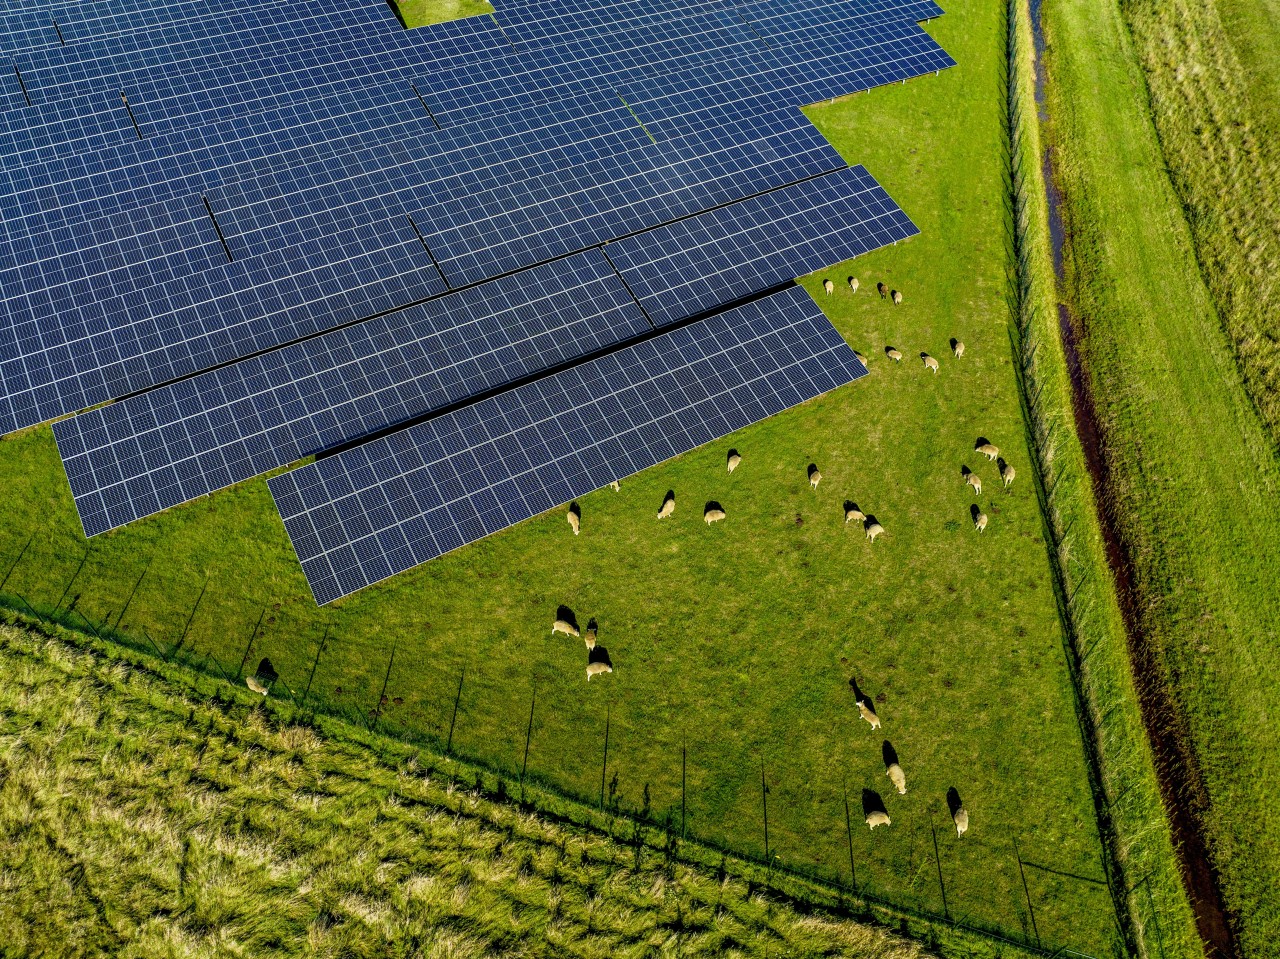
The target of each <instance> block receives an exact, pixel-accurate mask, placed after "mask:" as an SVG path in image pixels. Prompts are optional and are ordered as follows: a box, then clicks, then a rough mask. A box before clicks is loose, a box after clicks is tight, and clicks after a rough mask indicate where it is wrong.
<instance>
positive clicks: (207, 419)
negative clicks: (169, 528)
mask: <svg viewBox="0 0 1280 959" xmlns="http://www.w3.org/2000/svg"><path fill="white" fill-rule="evenodd" d="M649 329H650V326H649V324H648V321H647V320H646V319H645V317H644V314H643V313H642V312H641V311H640V309H639V308H638V307H637V306H636V304H635V301H634V300H632V298H631V296H630V294H628V293H627V290H626V287H625V286H623V284H622V281H621V280H619V279H618V277H617V275H616V274H615V273H614V271H613V269H612V268H611V267H610V266H609V264H608V262H607V261H606V260H605V258H604V256H603V254H601V253H600V252H599V251H591V252H589V253H583V254H578V255H577V256H574V257H570V258H568V259H565V260H557V261H556V262H554V263H550V264H547V265H545V266H540V267H535V268H534V269H532V270H528V271H525V272H523V273H517V274H514V275H513V276H509V277H506V278H503V279H499V280H492V281H490V282H488V283H483V284H481V285H480V286H476V287H472V288H471V289H469V290H465V291H461V292H458V293H453V294H450V295H448V296H444V297H441V298H439V299H436V300H432V301H430V302H428V303H424V304H422V305H420V306H416V307H410V308H408V309H405V310H399V311H397V312H395V313H391V314H389V315H387V316H383V317H379V318H377V319H373V320H367V321H365V322H363V323H359V324H356V325H354V326H350V327H346V328H344V329H341V330H335V331H334V332H332V333H326V334H324V335H322V336H317V337H313V338H311V339H308V340H304V341H302V342H300V343H296V344H294V345H292V346H288V347H285V348H284V349H281V350H274V351H272V352H270V353H266V354H264V355H262V356H257V357H253V358H251V359H247V360H241V361H240V362H238V363H234V364H232V365H230V366H225V367H222V368H220V369H217V370H213V371H210V372H208V373H204V374H201V375H200V376H196V377H193V378H191V379H186V380H180V381H179V382H177V383H174V384H171V385H169V386H166V387H162V388H160V389H157V390H152V391H149V392H146V393H142V394H139V395H137V396H133V397H130V398H128V399H125V400H123V401H121V402H118V403H112V404H110V405H108V406H104V407H101V408H100V409H97V410H93V411H91V412H88V413H84V414H82V415H80V416H76V417H72V418H71V419H67V420H61V421H59V422H58V423H55V424H54V435H55V437H56V438H57V441H58V449H59V452H60V453H61V455H62V459H63V463H64V464H65V466H66V470H67V477H68V479H69V480H70V482H71V491H72V493H73V494H74V496H75V502H76V509H77V510H78V511H79V513H80V521H81V523H82V524H83V526H84V531H85V534H86V535H88V536H93V535H95V534H97V533H101V532H105V531H106V530H108V529H112V528H114V527H116V526H121V525H123V524H125V523H128V522H132V521H133V520H135V519H139V518H140V517H142V516H146V515H148V514H150V513H154V512H157V511H159V510H162V509H166V508H168V507H170V506H175V505H177V504H178V503H183V502H186V501H187V500H191V499H195V498H196V497H198V496H204V495H206V494H208V493H212V492H213V491H214V490H217V489H221V488H222V487H224V486H228V485H230V484H232V483H236V482H239V481H241V480H245V479H249V478H250V477H253V476H257V475H259V474H261V473H265V472H267V471H269V470H272V469H276V468H278V467H281V466H286V465H288V464H289V463H291V462H294V461H296V460H298V459H301V458H302V457H304V456H308V455H311V454H314V453H317V452H320V451H321V450H324V449H329V448H332V447H334V446H338V445H341V444H343V443H348V442H351V441H353V440H357V439H360V438H361V437H364V436H367V435H369V434H370V433H375V432H378V431H379V430H383V429H385V428H387V427H391V426H394V425H396V424H397V423H403V422H406V421H409V420H412V419H414V418H417V417H420V416H422V415H423V414H426V413H429V412H431V411H433V410H438V409H441V408H443V407H445V406H447V405H449V404H450V403H456V402H459V401H461V400H465V399H467V398H469V397H473V396H475V395H477V394H479V393H483V392H485V391H487V390H492V389H494V388H497V387H501V386H503V385H509V384H511V383H513V382H514V381H516V380H519V379H522V378H525V377H528V376H531V375H533V374H536V373H538V372H540V371H543V370H546V369H548V368H550V367H553V366H556V365H557V364H560V363H564V362H566V361H569V360H573V359H575V358H579V357H582V356H585V355H587V354H589V353H592V352H594V351H596V350H600V349H602V348H604V347H608V346H611V345H614V344H616V343H619V342H621V341H622V340H626V339H629V338H633V337H636V336H639V335H640V334H642V333H644V332H646V331H648V330H649Z"/></svg>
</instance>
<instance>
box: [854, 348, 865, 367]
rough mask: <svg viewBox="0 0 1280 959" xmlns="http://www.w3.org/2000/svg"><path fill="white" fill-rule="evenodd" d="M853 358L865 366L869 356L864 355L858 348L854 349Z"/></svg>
mask: <svg viewBox="0 0 1280 959" xmlns="http://www.w3.org/2000/svg"><path fill="white" fill-rule="evenodd" d="M853 358H854V359H855V360H857V361H858V362H859V363H861V364H862V365H863V366H866V365H867V358H866V357H865V356H863V355H862V354H861V353H859V352H858V351H857V350H854V351H853Z"/></svg>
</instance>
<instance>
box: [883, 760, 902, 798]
mask: <svg viewBox="0 0 1280 959" xmlns="http://www.w3.org/2000/svg"><path fill="white" fill-rule="evenodd" d="M885 775H886V776H888V777H889V782H891V783H893V786H894V788H895V789H897V790H898V795H899V796H905V795H906V794H907V774H906V773H904V772H903V771H902V767H901V766H899V765H898V764H897V763H892V764H890V766H889V768H888V769H887V770H885Z"/></svg>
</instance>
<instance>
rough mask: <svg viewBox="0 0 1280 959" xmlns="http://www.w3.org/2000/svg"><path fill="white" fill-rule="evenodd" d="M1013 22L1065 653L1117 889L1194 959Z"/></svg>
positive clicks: (1032, 424) (1037, 370) (1012, 65)
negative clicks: (1098, 495)
mask: <svg viewBox="0 0 1280 959" xmlns="http://www.w3.org/2000/svg"><path fill="white" fill-rule="evenodd" d="M1010 25H1011V29H1010V39H1009V75H1010V87H1009V137H1010V153H1011V158H1012V179H1011V184H1010V186H1011V191H1010V193H1011V197H1012V207H1013V222H1014V244H1013V246H1014V249H1013V256H1014V259H1015V263H1016V269H1017V273H1016V278H1015V294H1014V301H1015V316H1016V318H1017V323H1016V326H1017V333H1018V335H1017V338H1016V341H1015V354H1016V356H1017V358H1018V361H1019V365H1020V368H1021V372H1022V377H1023V396H1024V399H1025V412H1026V418H1027V424H1028V430H1029V432H1030V433H1031V446H1032V450H1033V452H1034V454H1035V460H1036V464H1037V471H1038V475H1037V480H1038V489H1039V493H1040V497H1041V508H1042V511H1043V514H1044V517H1045V523H1046V526H1047V527H1048V530H1049V536H1050V539H1051V542H1052V544H1053V552H1054V563H1055V572H1056V575H1057V580H1058V590H1057V591H1058V601H1059V605H1060V609H1061V611H1062V617H1063V620H1064V623H1065V624H1066V643H1067V655H1068V658H1069V661H1070V662H1071V664H1072V668H1073V670H1074V671H1075V676H1076V681H1077V686H1076V691H1077V709H1078V710H1079V712H1080V715H1081V719H1082V724H1083V726H1084V728H1085V729H1087V730H1088V735H1087V742H1088V745H1089V749H1090V751H1091V753H1092V759H1093V764H1092V770H1093V773H1094V779H1093V781H1094V787H1095V793H1094V795H1095V802H1096V803H1097V805H1098V807H1099V816H1100V820H1101V822H1102V825H1103V829H1104V835H1105V836H1106V838H1107V843H1108V849H1109V852H1110V862H1111V863H1112V864H1113V872H1112V875H1111V877H1110V878H1111V882H1112V886H1113V889H1114V890H1115V892H1116V894H1117V895H1118V896H1119V897H1120V898H1122V900H1123V901H1124V903H1125V906H1126V908H1127V913H1128V916H1129V919H1130V936H1131V938H1132V941H1133V944H1134V945H1135V946H1137V948H1138V949H1139V951H1140V954H1142V955H1145V956H1161V957H1172V956H1181V957H1186V959H1191V957H1196V956H1200V955H1202V952H1203V950H1202V947H1201V944H1200V940H1199V937H1198V936H1197V934H1196V929H1195V922H1194V917H1193V915H1192V913H1191V909H1190V907H1189V903H1188V900H1187V896H1186V893H1185V891H1184V889H1183V886H1182V881H1181V876H1180V875H1179V872H1178V862H1177V858H1176V856H1175V853H1174V845H1173V837H1172V836H1171V834H1170V830H1169V825H1168V822H1167V821H1166V818H1165V811H1164V808H1163V806H1162V804H1161V797H1160V787H1159V782H1158V780H1157V778H1156V770H1155V766H1154V762H1153V757H1152V753H1151V748H1150V744H1149V743H1148V741H1147V737H1146V735H1145V732H1144V728H1143V721H1142V713H1141V709H1140V707H1139V700H1138V696H1137V691H1136V689H1135V686H1134V680H1133V672H1132V666H1131V662H1130V658H1129V647H1128V637H1127V635H1126V632H1125V622H1124V617H1123V614H1122V612H1121V608H1120V601H1119V598H1118V596H1117V594H1116V589H1115V586H1114V582H1113V580H1112V574H1111V570H1110V567H1109V565H1108V559H1107V547H1106V543H1105V542H1104V540H1103V536H1102V531H1101V529H1100V527H1099V513H1098V509H1097V503H1096V500H1095V498H1094V489H1093V483H1092V479H1091V477H1090V472H1089V467H1088V463H1087V461H1086V455H1085V450H1084V447H1083V445H1082V443H1081V439H1080V435H1079V433H1078V432H1077V427H1076V423H1075V416H1074V411H1073V406H1072V383H1071V375H1070V370H1069V367H1068V361H1067V355H1066V350H1065V344H1064V343H1063V339H1062V334H1061V330H1060V328H1059V317H1060V314H1059V309H1058V302H1057V283H1056V278H1055V275H1054V260H1053V246H1052V241H1051V238H1050V226H1049V218H1050V211H1049V201H1048V193H1047V189H1046V187H1047V184H1046V181H1045V176H1046V172H1045V168H1044V162H1043V161H1044V157H1045V144H1044V142H1043V141H1042V139H1041V131H1040V119H1039V105H1038V104H1037V102H1036V86H1037V76H1036V63H1035V41H1034V36H1033V32H1032V24H1031V15H1030V9H1029V6H1028V4H1027V2H1026V0H1011V2H1010ZM1086 428H1087V427H1086Z"/></svg>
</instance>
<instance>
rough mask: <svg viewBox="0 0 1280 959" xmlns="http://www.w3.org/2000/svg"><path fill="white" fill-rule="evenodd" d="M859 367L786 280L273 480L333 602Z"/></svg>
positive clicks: (315, 585) (319, 584) (813, 392)
mask: <svg viewBox="0 0 1280 959" xmlns="http://www.w3.org/2000/svg"><path fill="white" fill-rule="evenodd" d="M865 373H866V369H865V368H864V367H863V366H862V364H861V363H859V362H858V360H857V358H856V357H855V356H854V354H853V351H852V350H851V349H849V347H848V346H847V345H846V344H845V342H844V340H843V339H841V337H840V335H839V334H838V333H837V332H836V331H835V330H834V329H833V328H832V326H831V324H830V323H829V322H828V321H827V320H826V319H825V318H824V317H823V315H822V313H821V311H819V310H818V308H817V307H816V306H815V305H814V303H813V301H812V300H810V299H809V296H808V294H806V293H805V292H804V291H803V290H801V289H799V288H796V287H792V288H791V289H789V290H785V291H782V292H780V293H777V294H775V295H773V296H771V297H768V298H767V299H764V300H760V301H757V302H755V303H752V304H749V305H746V306H742V307H739V308H737V309H735V310H731V311H729V312H728V313H725V314H721V315H720V316H716V317H712V318H710V319H707V320H703V321H701V322H698V323H695V324H692V325H690V326H686V327H683V328H680V329H677V330H674V331H671V332H668V333H665V334H663V335H661V336H658V337H656V338H654V339H651V340H648V341H646V342H643V343H640V344H637V345H635V346H629V347H626V348H624V349H622V350H619V351H618V352H616V353H612V354H609V355H607V356H604V357H601V358H599V359H595V360H591V361H588V362H586V363H583V364H580V365H578V366H575V367H571V368H569V369H566V370H563V371H561V372H558V373H555V374H553V375H551V376H548V377H544V378H542V379H539V380H535V381H533V382H532V383H529V384H526V385H524V386H520V387H517V388H516V389H513V390H509V391H507V392H505V393H501V394H498V395H497V396H494V397H492V398H490V399H486V400H482V401H480V402H479V403H476V404H473V405H471V406H467V407H463V408H461V409H459V410H457V411H454V412H450V413H446V414H444V415H442V416H439V417H437V418H436V419H433V420H428V421H427V422H425V423H422V424H420V425H418V426H414V427H411V428H409V429H407V430H402V431H400V432H397V433H393V434H391V435H389V436H387V437H384V438H381V439H377V440H372V441H370V442H368V443H365V444H362V445H361V446H358V447H355V448H353V449H351V450H348V451H346V452H343V453H341V454H338V455H336V456H333V457H330V458H328V459H323V460H320V461H318V462H316V463H314V464H312V465H309V466H304V467H302V468H300V469H296V470H293V471H291V472H288V473H283V474H281V475H279V476H276V477H273V478H272V479H270V480H269V481H268V484H269V486H270V488H271V493H272V496H274V497H275V501H276V506H277V508H278V509H279V511H280V515H281V517H282V518H283V519H284V524H285V528H286V529H287V530H288V532H289V538H290V540H291V541H292V543H293V547H294V550H295V551H296V553H297V555H298V558H299V559H300V560H301V562H302V568H303V571H304V572H305V574H306V576H307V582H308V583H309V584H310V586H311V591H312V594H313V595H314V596H315V598H316V601H317V602H319V603H328V602H331V601H332V600H335V599H338V598H339V597H342V596H345V595H347V594H349V593H352V592H355V591H356V590H358V589H361V588H363V587H365V586H368V585H370V584H372V583H376V582H378V581H380V580H383V579H386V578H387V577H389V576H392V575H394V574H395V573H398V572H402V571H404V570H407V569H410V568H412V567H413V566H416V565H418V564H420V563H424V562H426V561H428V560H430V559H433V558H434V557H436V556H439V555H441V554H442V553H446V552H449V551H450V550H453V549H456V548H458V547H459V546H462V545H464V544H466V543H469V542H472V541H474V540H477V539H479V538H481V537H483V536H486V535H488V534H490V533H494V532H497V531H498V530H501V529H503V528H505V527H507V526H511V525H513V524H515V523H518V522H520V521H522V520H525V519H528V518H529V517H531V516H535V515H537V514H538V513H541V512H543V511H544V510H546V509H549V508H550V507H552V506H555V505H556V504H558V503H564V502H567V501H569V500H571V499H573V498H575V497H578V496H582V495H584V494H585V493H587V492H589V491H591V490H593V489H597V488H599V487H601V486H604V485H606V484H607V483H609V482H610V481H612V480H614V479H618V478H620V477H623V476H627V475H630V474H632V473H635V472H637V471H639V470H642V469H646V468H647V467H650V466H653V465H654V464H656V463H660V462H662V461H663V460H666V459H669V458H670V457H672V456H677V455H679V454H680V453H684V452H687V451H688V450H690V449H693V448H694V447H696V446H699V445H701V444H703V443H707V442H709V441H711V440H713V439H715V438H717V437H720V436H723V435H725V434H727V433H730V432H732V431H733V430H736V429H741V428H742V427H744V426H747V425H748V424H750V423H754V422H757V421H759V420H762V419H764V418H766V417H768V416H772V415H773V414H775V413H778V412H780V411H781V410H784V409H786V408H787V407H790V406H794V405H796V404H798V403H802V402H804V401H806V400H809V399H812V398H813V397H815V396H818V395H820V394H822V393H825V392H827V391H829V390H832V389H834V388H836V387H838V386H842V385H844V384H845V383H848V382H850V381H852V380H854V379H857V378H858V377H860V376H862V375H864V374H865ZM726 505H727V506H728V508H729V510H730V511H731V510H732V509H733V505H732V503H728V504H726Z"/></svg>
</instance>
